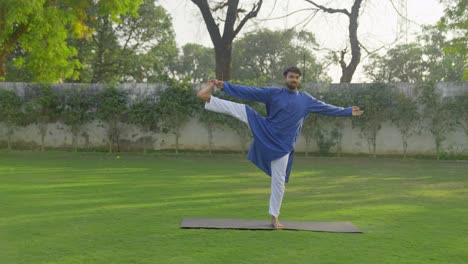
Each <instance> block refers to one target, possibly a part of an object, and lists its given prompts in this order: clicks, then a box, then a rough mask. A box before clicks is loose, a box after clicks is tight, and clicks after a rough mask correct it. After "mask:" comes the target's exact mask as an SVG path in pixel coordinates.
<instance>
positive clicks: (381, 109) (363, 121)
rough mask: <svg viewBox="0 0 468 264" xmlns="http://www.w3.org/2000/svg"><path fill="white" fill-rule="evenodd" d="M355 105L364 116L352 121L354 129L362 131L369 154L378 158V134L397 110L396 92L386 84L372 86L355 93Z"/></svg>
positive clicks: (357, 90)
mask: <svg viewBox="0 0 468 264" xmlns="http://www.w3.org/2000/svg"><path fill="white" fill-rule="evenodd" d="M352 96H353V98H354V105H357V106H359V107H360V108H361V110H364V114H363V115H361V116H359V117H355V118H353V119H352V124H353V127H357V128H359V129H360V131H361V133H360V135H361V137H362V138H364V139H365V140H366V141H367V144H368V147H369V154H371V155H373V157H376V156H377V134H378V132H379V131H380V129H381V128H382V124H383V123H384V122H386V121H389V120H390V118H391V113H392V109H394V108H395V97H396V94H395V91H394V90H393V89H392V88H391V87H390V86H388V85H385V84H370V85H368V86H365V87H363V88H360V89H356V90H354V91H353V95H352Z"/></svg>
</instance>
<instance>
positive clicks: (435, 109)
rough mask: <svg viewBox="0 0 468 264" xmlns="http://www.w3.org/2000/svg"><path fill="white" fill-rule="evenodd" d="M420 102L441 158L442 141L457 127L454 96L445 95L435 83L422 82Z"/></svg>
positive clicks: (419, 94) (420, 85) (419, 87)
mask: <svg viewBox="0 0 468 264" xmlns="http://www.w3.org/2000/svg"><path fill="white" fill-rule="evenodd" d="M417 92H418V99H417V100H418V102H419V103H420V104H421V105H422V107H423V109H422V116H423V118H424V119H425V120H426V123H427V130H428V131H430V132H431V134H432V136H433V137H434V143H435V146H436V151H437V153H436V154H437V159H440V157H441V154H442V152H443V150H442V142H443V141H444V140H445V139H446V138H447V134H448V133H449V132H452V131H453V130H454V129H455V127H456V117H455V116H456V115H455V113H456V111H455V110H456V107H457V106H456V104H455V101H454V98H451V97H443V96H442V93H441V92H440V91H439V90H438V89H437V87H436V86H435V84H434V83H421V84H418V86H417Z"/></svg>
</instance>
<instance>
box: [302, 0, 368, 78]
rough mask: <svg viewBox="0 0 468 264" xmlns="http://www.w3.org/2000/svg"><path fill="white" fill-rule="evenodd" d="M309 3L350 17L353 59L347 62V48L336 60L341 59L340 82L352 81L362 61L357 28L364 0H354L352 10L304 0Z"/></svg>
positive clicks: (320, 8) (350, 39)
mask: <svg viewBox="0 0 468 264" xmlns="http://www.w3.org/2000/svg"><path fill="white" fill-rule="evenodd" d="M304 1H306V2H308V3H311V4H312V5H314V6H315V7H316V8H317V9H318V10H321V11H323V12H326V13H329V14H335V13H340V14H344V15H346V16H347V17H348V19H349V27H348V31H349V44H350V47H351V60H350V61H349V63H348V64H346V62H345V55H346V53H347V52H348V51H347V50H346V49H345V50H342V51H341V52H340V57H339V58H338V57H336V60H338V61H339V64H340V67H341V72H342V75H341V78H340V83H350V82H351V80H352V78H353V75H354V72H355V71H356V68H357V66H358V65H359V62H360V61H361V47H360V43H359V40H358V35H357V30H358V18H359V10H360V8H361V4H362V0H354V2H353V6H352V7H351V11H349V10H347V9H335V8H329V7H325V6H322V5H319V4H317V3H316V1H311V0H304Z"/></svg>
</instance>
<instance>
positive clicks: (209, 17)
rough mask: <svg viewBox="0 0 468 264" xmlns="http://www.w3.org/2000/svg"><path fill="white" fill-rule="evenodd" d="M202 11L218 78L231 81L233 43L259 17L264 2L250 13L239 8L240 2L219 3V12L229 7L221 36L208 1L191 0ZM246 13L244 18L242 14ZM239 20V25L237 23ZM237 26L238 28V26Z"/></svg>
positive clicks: (259, 0) (228, 0)
mask: <svg viewBox="0 0 468 264" xmlns="http://www.w3.org/2000/svg"><path fill="white" fill-rule="evenodd" d="M191 1H192V2H193V3H194V4H195V5H196V6H198V8H199V9H200V11H201V14H202V16H203V20H204V21H205V24H206V28H207V30H208V33H209V34H210V38H211V41H212V42H213V46H214V48H215V54H216V78H218V79H220V80H225V81H226V80H229V79H230V78H231V54H232V42H233V40H234V38H235V37H236V36H237V34H239V32H240V30H241V29H242V28H243V27H244V25H245V23H247V21H248V20H249V19H251V18H254V17H256V16H257V14H258V12H259V10H260V7H261V6H262V3H263V0H258V2H256V3H255V4H254V5H253V7H252V9H251V10H250V11H249V12H246V10H241V9H240V8H238V6H239V0H226V1H225V2H221V3H218V6H217V8H215V9H217V10H219V9H223V8H225V7H227V10H226V12H225V13H226V17H225V18H224V19H223V21H224V30H223V34H222V35H221V32H220V28H219V23H217V22H216V21H215V19H214V17H213V13H212V12H214V11H213V10H212V9H211V8H210V5H209V3H208V0H191ZM242 13H245V16H244V17H243V18H240V14H242ZM237 20H239V22H238V23H236V21H237ZM236 25H237V26H236Z"/></svg>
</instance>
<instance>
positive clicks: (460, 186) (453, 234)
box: [0, 152, 468, 264]
mask: <svg viewBox="0 0 468 264" xmlns="http://www.w3.org/2000/svg"><path fill="white" fill-rule="evenodd" d="M119 155H120V158H117V157H116V155H109V154H103V153H66V152H47V153H38V152H13V153H5V152H3V153H0V263H2V264H7V263H28V264H30V263H222V264H226V263H301V264H303V263H392V264H393V263H424V264H426V263H468V188H467V186H468V163H467V162H456V161H433V160H407V161H401V160H397V159H375V160H373V159H367V158H340V159H338V158H316V157H314V158H297V159H296V161H295V164H294V167H293V173H292V175H291V180H290V183H289V184H288V185H287V187H286V194H285V198H284V201H283V207H282V211H281V213H282V214H281V219H283V220H289V221H351V222H353V224H354V225H356V226H357V227H358V228H359V229H360V230H361V231H363V232H364V233H363V234H337V233H321V232H308V231H286V230H279V231H240V230H203V229H180V228H179V224H180V222H181V221H182V219H183V218H184V217H211V218H240V219H256V220H267V219H269V216H268V198H269V177H267V176H265V175H264V174H263V173H262V172H260V171H259V170H258V169H256V168H255V167H254V166H253V165H252V164H251V163H250V162H248V161H247V160H246V159H245V158H243V157H240V156H235V155H231V156H229V155H220V156H217V157H214V158H210V157H207V156H191V155H188V154H185V155H182V156H180V157H179V158H176V157H174V156H157V155H147V156H143V155H139V154H119Z"/></svg>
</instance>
